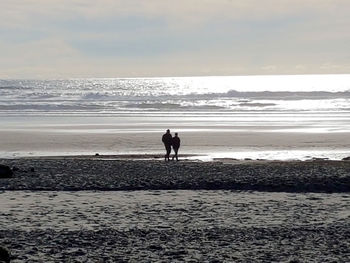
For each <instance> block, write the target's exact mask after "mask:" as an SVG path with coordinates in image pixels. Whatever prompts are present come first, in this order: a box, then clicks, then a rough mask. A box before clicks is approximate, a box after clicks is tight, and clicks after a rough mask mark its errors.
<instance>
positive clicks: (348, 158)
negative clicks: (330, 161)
mask: <svg viewBox="0 0 350 263" xmlns="http://www.w3.org/2000/svg"><path fill="white" fill-rule="evenodd" d="M342 161H350V156H348V157H345V158H343V159H342Z"/></svg>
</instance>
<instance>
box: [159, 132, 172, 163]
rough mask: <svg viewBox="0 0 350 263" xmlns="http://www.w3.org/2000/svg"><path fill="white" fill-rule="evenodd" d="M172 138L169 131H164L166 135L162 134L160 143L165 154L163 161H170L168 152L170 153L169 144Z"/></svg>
mask: <svg viewBox="0 0 350 263" xmlns="http://www.w3.org/2000/svg"><path fill="white" fill-rule="evenodd" d="M172 140H173V137H172V136H171V133H170V130H169V129H168V130H166V133H165V134H163V137H162V142H163V143H164V146H165V150H166V154H165V156H164V159H165V161H170V159H169V157H170V152H171V143H172Z"/></svg>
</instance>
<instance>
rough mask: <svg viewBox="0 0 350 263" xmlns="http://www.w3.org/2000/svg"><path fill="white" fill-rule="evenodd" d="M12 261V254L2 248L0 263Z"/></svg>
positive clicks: (0, 249)
mask: <svg viewBox="0 0 350 263" xmlns="http://www.w3.org/2000/svg"><path fill="white" fill-rule="evenodd" d="M10 261H11V256H10V252H9V251H8V250H7V249H6V248H4V247H0V262H5V263H10Z"/></svg>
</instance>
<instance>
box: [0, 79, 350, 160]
mask: <svg viewBox="0 0 350 263" xmlns="http://www.w3.org/2000/svg"><path fill="white" fill-rule="evenodd" d="M0 124H1V128H0V133H2V138H3V139H2V140H5V139H4V138H5V137H6V136H7V137H6V140H7V141H6V142H5V144H6V145H7V151H6V149H4V148H3V152H2V153H0V154H2V155H9V153H10V155H13V154H14V155H16V154H18V155H23V154H24V155H26V154H29V153H31V154H48V149H50V151H51V150H52V149H57V150H58V151H59V152H64V153H84V152H86V151H89V152H90V150H91V151H97V150H99V151H104V152H109V153H115V152H118V153H130V152H133V153H148V152H161V151H162V150H163V149H162V145H160V144H159V141H158V140H157V139H156V138H158V137H159V136H160V135H161V133H162V132H164V130H165V129H166V128H170V129H171V130H176V131H178V132H180V135H181V136H182V138H184V147H183V148H182V149H181V151H182V152H183V153H184V152H189V153H200V154H205V155H211V156H214V155H215V154H216V155H219V156H223V157H237V156H238V157H256V156H258V157H264V156H269V157H268V158H279V157H280V158H282V157H281V156H282V155H283V156H285V158H289V157H291V158H294V157H295V156H296V157H297V158H301V159H302V158H304V157H305V156H309V155H310V154H308V153H311V155H313V156H314V155H317V153H318V154H319V155H318V156H320V153H322V154H321V156H323V157H330V158H338V159H339V158H341V157H345V156H347V155H350V154H348V152H349V151H350V150H349V149H350V146H349V144H350V142H348V141H349V139H348V138H349V137H348V135H349V133H350V75H319V76H318V75H311V76H245V77H193V78H190V77H187V78H130V79H128V78H109V79H68V80H0ZM29 133H30V136H31V138H32V139H29V143H27V142H26V143H23V144H20V140H21V138H22V137H23V136H24V135H23V134H25V136H29ZM145 133H147V135H145ZM9 134H11V136H12V137H9V136H10V135H9ZM16 134H17V137H16ZM38 134H40V136H39V137H40V138H41V139H40V140H43V142H44V143H43V144H45V147H43V148H42V147H40V145H41V144H40V143H39V142H40V140H38V143H35V139H34V138H35V136H37V135H38ZM115 134H118V136H117V138H119V141H118V139H113V138H115V137H113V136H114V135H115ZM76 135H83V136H80V137H78V138H79V140H80V139H83V138H86V142H84V141H77V142H76V143H75V144H72V142H69V143H68V141H69V140H70V139H71V138H73V137H74V136H76ZM107 135H110V137H108V138H104V140H103V141H101V143H100V144H99V145H97V144H96V141H98V140H93V139H91V136H94V138H101V136H107ZM4 136H5V137H4ZM84 136H85V137H84ZM115 136H116V135H115ZM128 136H129V137H128ZM225 136H226V137H225ZM197 137H201V138H203V139H201V140H200V139H198V138H197ZM270 137H271V138H270ZM45 138H46V140H47V141H45ZM186 138H187V139H188V140H186ZM189 138H191V139H189ZM218 138H221V139H222V138H226V139H223V140H221V139H220V140H219V139H218ZM259 138H261V140H259ZM273 138H280V139H281V141H280V142H279V143H276V139H273ZM11 140H13V143H11ZM138 140H140V141H138ZM225 140H226V141H225ZM238 141H239V143H238ZM54 142H55V143H56V144H57V145H56V144H55V145H56V146H53V144H54ZM253 142H254V143H253ZM65 144H67V145H66V146H64V145H65ZM80 144H81V145H80ZM82 144H84V147H82ZM105 144H106V145H105ZM24 145H25V146H26V147H27V148H26V149H24V148H25V147H24ZM79 145H80V146H79ZM89 145H90V147H89ZM30 147H32V148H30ZM70 147H73V148H70ZM5 148H6V147H5ZM262 152H265V153H264V154H262ZM298 152H299V154H298ZM51 153H52V152H51ZM237 153H238V154H237ZM242 153H243V154H242ZM244 153H245V154H244ZM301 155H302V156H301ZM278 156H279V157H278ZM304 159H305V158H304Z"/></svg>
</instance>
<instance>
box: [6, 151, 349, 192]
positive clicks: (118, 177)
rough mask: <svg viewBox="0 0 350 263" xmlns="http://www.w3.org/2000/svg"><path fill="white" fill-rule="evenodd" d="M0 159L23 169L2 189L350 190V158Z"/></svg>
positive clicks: (7, 180) (7, 181) (8, 180)
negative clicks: (300, 159) (236, 159)
mask: <svg viewBox="0 0 350 263" xmlns="http://www.w3.org/2000/svg"><path fill="white" fill-rule="evenodd" d="M0 163H1V164H6V165H9V166H10V167H17V168H18V169H19V170H18V171H16V172H15V176H14V178H12V179H2V180H0V190H55V191H77V190H102V191H118V190H176V189H189V190H254V191H274V192H276V191H277V192H280V191H283V192H329V193H331V192H350V161H309V162H300V161H295V162H277V161H251V162H249V161H246V162H241V161H236V162H235V161H232V162H231V163H222V162H190V161H187V162H169V163H166V162H163V161H159V160H158V161H155V160H110V159H109V160H105V159H102V158H101V157H100V158H98V159H96V158H95V157H90V158H89V157H85V158H81V157H79V158H77V157H72V158H57V157H56V158H52V159H44V158H41V159H40V158H33V159H13V160H6V159H3V160H0ZM31 168H34V172H30V170H31Z"/></svg>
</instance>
